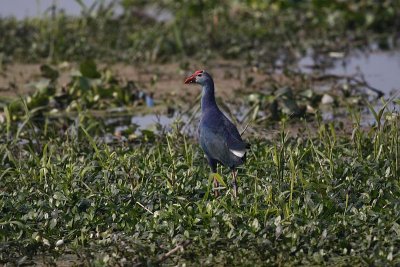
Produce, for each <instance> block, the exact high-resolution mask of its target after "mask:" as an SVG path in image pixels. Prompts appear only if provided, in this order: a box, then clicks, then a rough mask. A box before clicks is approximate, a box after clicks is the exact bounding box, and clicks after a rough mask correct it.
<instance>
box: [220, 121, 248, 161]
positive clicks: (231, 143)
mask: <svg viewBox="0 0 400 267" xmlns="http://www.w3.org/2000/svg"><path fill="white" fill-rule="evenodd" d="M223 121H224V123H223V124H224V126H225V127H224V129H225V130H224V131H225V133H224V136H225V137H226V143H227V145H228V148H229V150H230V151H231V152H232V153H233V154H234V155H235V156H237V157H239V158H241V157H243V156H244V154H245V153H246V149H247V148H248V144H247V143H246V142H244V141H243V140H242V137H241V136H240V134H239V131H238V129H237V128H236V126H235V125H234V124H233V123H232V122H231V121H230V120H229V119H228V118H227V117H225V116H223Z"/></svg>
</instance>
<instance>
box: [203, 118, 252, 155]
mask: <svg viewBox="0 0 400 267" xmlns="http://www.w3.org/2000/svg"><path fill="white" fill-rule="evenodd" d="M221 115H222V116H220V117H219V119H215V117H214V120H213V122H212V123H210V122H209V123H205V124H203V126H202V128H201V129H200V135H201V138H200V139H201V140H202V141H201V142H202V146H203V149H205V150H206V151H208V152H209V153H210V154H211V155H212V156H214V157H215V158H216V159H223V158H226V157H228V156H227V154H228V153H232V154H233V155H235V156H237V157H239V158H242V157H243V156H244V155H245V153H246V148H247V144H246V143H245V142H243V140H242V138H241V136H240V134H239V132H238V130H237V129H236V126H235V125H234V124H233V123H231V122H230V121H229V120H228V118H226V117H225V116H224V115H223V114H222V113H221Z"/></svg>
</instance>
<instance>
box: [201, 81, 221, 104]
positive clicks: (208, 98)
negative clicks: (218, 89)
mask: <svg viewBox="0 0 400 267" xmlns="http://www.w3.org/2000/svg"><path fill="white" fill-rule="evenodd" d="M216 107H217V103H216V102H215V94H214V82H213V81H212V80H210V81H208V82H206V83H205V84H204V85H203V92H202V96H201V110H202V112H204V111H205V110H207V109H209V108H216Z"/></svg>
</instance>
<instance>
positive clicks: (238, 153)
mask: <svg viewBox="0 0 400 267" xmlns="http://www.w3.org/2000/svg"><path fill="white" fill-rule="evenodd" d="M229 151H231V152H232V153H233V154H234V155H235V156H237V157H239V158H243V156H244V154H246V150H234V149H229Z"/></svg>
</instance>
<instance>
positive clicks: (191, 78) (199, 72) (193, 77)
mask: <svg viewBox="0 0 400 267" xmlns="http://www.w3.org/2000/svg"><path fill="white" fill-rule="evenodd" d="M203 72H204V71H203V70H196V71H195V72H194V73H193V74H192V75H190V76H189V77H187V78H186V80H185V84H188V83H195V82H196V77H197V76H199V75H200V76H201V75H202V73H203Z"/></svg>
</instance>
